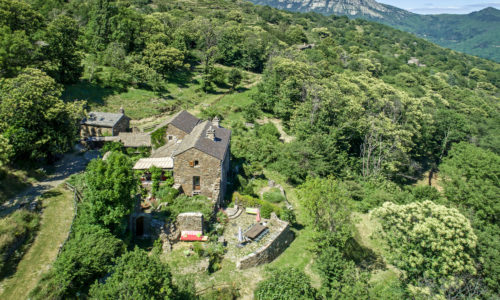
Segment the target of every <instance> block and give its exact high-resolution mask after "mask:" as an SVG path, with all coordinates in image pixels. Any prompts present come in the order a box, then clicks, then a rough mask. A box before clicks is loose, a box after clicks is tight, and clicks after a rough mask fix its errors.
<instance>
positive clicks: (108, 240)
mask: <svg viewBox="0 0 500 300" xmlns="http://www.w3.org/2000/svg"><path fill="white" fill-rule="evenodd" d="M74 230H75V231H74V236H73V237H72V238H71V239H69V241H68V242H67V243H66V245H65V246H64V249H63V251H62V252H61V254H60V255H59V257H58V258H57V259H56V261H55V263H54V265H53V268H52V270H51V271H50V272H49V273H48V274H47V275H45V276H44V277H43V278H42V279H41V280H40V282H39V283H38V285H37V287H36V288H35V289H34V290H33V292H32V293H31V294H30V298H31V299H62V298H72V296H74V295H75V294H76V293H82V292H84V293H85V292H86V290H87V289H88V287H89V286H90V285H91V284H92V283H93V282H94V281H96V280H98V279H100V278H102V277H103V276H104V275H106V274H107V273H108V272H109V270H110V269H111V266H112V262H113V260H114V258H115V257H118V256H120V255H121V254H122V253H123V251H124V250H125V249H124V248H125V247H124V245H123V242H122V241H121V240H119V239H117V238H116V237H114V236H113V235H112V234H111V233H110V232H109V231H108V230H106V229H104V228H102V227H99V226H96V225H85V224H78V225H77V226H75V227H74Z"/></svg>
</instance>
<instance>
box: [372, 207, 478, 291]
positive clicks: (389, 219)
mask: <svg viewBox="0 0 500 300" xmlns="http://www.w3.org/2000/svg"><path fill="white" fill-rule="evenodd" d="M373 215H374V216H376V217H378V218H380V220H381V224H382V235H383V236H384V237H385V238H386V239H387V242H388V245H389V247H390V251H391V255H390V258H389V259H390V260H391V263H392V264H394V265H396V266H397V267H398V268H400V269H401V270H403V271H405V274H406V276H407V279H409V280H410V281H416V280H420V279H422V278H426V279H433V280H435V282H436V283H437V284H439V285H444V286H449V285H455V284H457V282H455V281H456V280H455V278H456V276H460V275H464V274H471V275H473V274H475V273H476V268H475V263H474V256H475V251H476V241H477V237H476V235H475V234H474V232H473V230H472V227H471V224H470V222H469V220H468V219H467V218H466V217H464V216H463V215H462V214H460V213H459V212H458V210H456V209H453V208H447V207H446V206H443V205H437V204H435V203H433V202H432V201H424V202H415V203H410V204H406V205H396V204H394V203H391V202H386V203H384V204H383V206H382V207H380V208H377V209H375V210H374V211H373Z"/></svg>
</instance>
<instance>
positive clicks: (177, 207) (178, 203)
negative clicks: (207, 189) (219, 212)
mask: <svg viewBox="0 0 500 300" xmlns="http://www.w3.org/2000/svg"><path fill="white" fill-rule="evenodd" d="M167 209H168V211H169V212H170V218H172V219H173V218H176V217H177V215H178V214H181V213H185V212H193V211H199V212H201V213H202V214H203V219H204V220H205V221H207V220H209V219H210V217H211V216H212V212H213V209H212V202H211V201H209V200H208V199H207V197H205V196H201V195H196V196H193V197H188V196H186V195H180V196H178V197H177V198H175V200H174V201H173V203H172V204H171V205H169V206H167Z"/></svg>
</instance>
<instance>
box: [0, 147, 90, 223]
mask: <svg viewBox="0 0 500 300" xmlns="http://www.w3.org/2000/svg"><path fill="white" fill-rule="evenodd" d="M98 156H99V152H98V151H87V152H85V153H83V154H82V153H68V154H66V155H64V157H63V158H62V159H60V160H59V161H57V162H56V163H55V164H54V172H53V173H52V174H50V175H49V176H47V178H45V179H44V180H42V181H39V182H36V183H34V184H33V185H32V186H31V187H29V188H27V189H26V190H24V191H23V192H21V193H19V194H18V195H17V196H16V197H13V198H11V199H9V201H6V202H5V203H4V204H2V205H1V206H0V218H1V217H4V216H6V215H8V214H10V213H11V212H12V211H14V210H16V209H17V208H19V206H20V204H21V203H26V202H32V201H33V200H35V199H36V198H37V197H38V196H40V195H42V194H43V193H45V192H47V191H48V190H51V189H53V188H55V187H56V186H58V185H60V184H61V183H63V182H64V181H65V180H66V179H67V178H68V177H69V176H71V175H73V174H76V173H79V172H81V171H83V170H85V167H86V166H87V164H88V163H89V162H90V161H91V160H92V159H94V158H97V157H98Z"/></svg>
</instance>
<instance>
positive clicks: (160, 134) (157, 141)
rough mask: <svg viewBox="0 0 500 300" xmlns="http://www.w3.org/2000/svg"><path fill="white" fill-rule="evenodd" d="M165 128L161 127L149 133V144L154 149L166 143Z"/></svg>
mask: <svg viewBox="0 0 500 300" xmlns="http://www.w3.org/2000/svg"><path fill="white" fill-rule="evenodd" d="M165 130H166V127H162V128H159V129H158V130H156V131H154V132H153V133H151V144H152V145H153V148H154V149H158V148H160V147H161V146H163V145H165V144H166V143H167V140H166V139H165Z"/></svg>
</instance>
